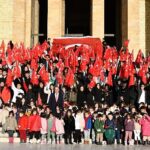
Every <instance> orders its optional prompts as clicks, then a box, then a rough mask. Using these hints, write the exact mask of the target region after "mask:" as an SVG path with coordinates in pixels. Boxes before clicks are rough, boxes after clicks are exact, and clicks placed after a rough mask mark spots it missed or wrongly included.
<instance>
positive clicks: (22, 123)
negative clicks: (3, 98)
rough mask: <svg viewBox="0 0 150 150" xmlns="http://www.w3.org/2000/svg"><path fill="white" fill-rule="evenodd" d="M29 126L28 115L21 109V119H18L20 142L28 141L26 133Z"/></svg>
mask: <svg viewBox="0 0 150 150" xmlns="http://www.w3.org/2000/svg"><path fill="white" fill-rule="evenodd" d="M27 128H28V117H27V116H26V115H25V114H24V112H23V111H21V112H20V113H19V120H18V130H19V134H20V143H26V141H27V135H26V131H27Z"/></svg>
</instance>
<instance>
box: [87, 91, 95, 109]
mask: <svg viewBox="0 0 150 150" xmlns="http://www.w3.org/2000/svg"><path fill="white" fill-rule="evenodd" d="M86 104H87V105H88V106H89V107H93V106H94V95H93V92H92V89H91V88H88V90H87V93H86Z"/></svg>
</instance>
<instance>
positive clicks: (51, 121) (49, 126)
mask: <svg viewBox="0 0 150 150" xmlns="http://www.w3.org/2000/svg"><path fill="white" fill-rule="evenodd" d="M47 121H48V131H51V129H52V125H53V122H54V118H48V120H47Z"/></svg>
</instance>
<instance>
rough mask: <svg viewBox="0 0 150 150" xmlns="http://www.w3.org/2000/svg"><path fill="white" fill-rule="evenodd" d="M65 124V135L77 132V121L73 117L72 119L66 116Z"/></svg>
mask: <svg viewBox="0 0 150 150" xmlns="http://www.w3.org/2000/svg"><path fill="white" fill-rule="evenodd" d="M64 122H65V125H64V129H65V133H71V132H73V131H74V130H75V120H74V118H73V116H71V117H67V116H65V118H64Z"/></svg>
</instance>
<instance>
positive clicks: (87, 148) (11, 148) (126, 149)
mask: <svg viewBox="0 0 150 150" xmlns="http://www.w3.org/2000/svg"><path fill="white" fill-rule="evenodd" d="M142 149H143V150H149V149H150V146H123V145H111V146H100V145H41V144H7V143H0V150H142Z"/></svg>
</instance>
